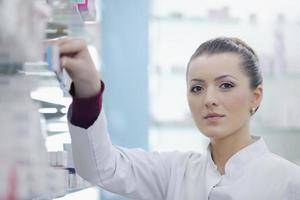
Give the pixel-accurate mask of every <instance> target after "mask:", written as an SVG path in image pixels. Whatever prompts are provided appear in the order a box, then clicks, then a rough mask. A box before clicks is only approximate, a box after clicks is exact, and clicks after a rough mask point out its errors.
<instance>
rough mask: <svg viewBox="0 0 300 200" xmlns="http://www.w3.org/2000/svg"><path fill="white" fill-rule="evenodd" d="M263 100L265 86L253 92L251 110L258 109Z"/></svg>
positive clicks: (258, 87) (260, 86)
mask: <svg viewBox="0 0 300 200" xmlns="http://www.w3.org/2000/svg"><path fill="white" fill-rule="evenodd" d="M262 98H263V86H262V85H261V84H260V85H259V86H257V87H256V88H255V89H254V90H253V91H252V101H251V108H257V107H258V106H259V105H260V103H261V101H262Z"/></svg>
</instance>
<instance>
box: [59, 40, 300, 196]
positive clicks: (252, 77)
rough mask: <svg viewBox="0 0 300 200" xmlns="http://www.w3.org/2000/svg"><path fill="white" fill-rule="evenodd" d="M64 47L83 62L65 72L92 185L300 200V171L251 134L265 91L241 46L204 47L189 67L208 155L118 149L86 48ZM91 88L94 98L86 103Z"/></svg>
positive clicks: (77, 145)
mask: <svg viewBox="0 0 300 200" xmlns="http://www.w3.org/2000/svg"><path fill="white" fill-rule="evenodd" d="M78 44H80V45H78ZM58 45H60V48H61V49H62V50H63V51H64V53H65V55H68V54H67V53H68V52H67V51H71V52H73V53H75V55H76V56H74V57H73V58H71V57H70V58H67V59H68V61H69V62H67V63H65V65H64V67H65V68H67V69H68V72H69V73H70V76H71V77H73V80H74V88H73V89H75V91H73V103H72V104H71V107H70V110H69V128H70V133H71V138H72V146H73V154H74V160H75V165H76V170H77V172H78V173H79V174H80V175H81V176H82V177H84V178H85V179H86V180H89V181H90V182H92V183H94V184H97V185H98V186H100V187H102V188H104V189H106V190H108V191H111V192H114V193H118V194H120V195H123V196H126V197H128V198H130V199H141V200H153V199H155V200H183V199H184V200H196V199H203V200H205V199H210V200H241V199H243V200H253V199H255V200H265V199H272V200H282V199H284V200H298V199H300V168H299V167H298V166H296V165H295V164H293V163H291V162H289V161H287V160H285V159H283V158H280V157H279V156H277V155H275V154H273V153H271V152H270V151H269V150H268V147H267V146H266V144H265V142H264V140H263V139H262V138H260V137H256V136H252V135H251V133H250V128H249V124H250V119H251V116H252V115H253V114H254V113H255V111H256V110H257V108H258V107H259V105H260V103H261V100H262V96H263V86H262V76H261V74H260V70H259V62H258V59H257V56H256V55H255V53H254V51H253V50H252V49H251V48H250V47H249V46H247V45H246V44H245V43H244V42H242V41H241V40H239V39H235V38H216V39H212V40H209V41H207V42H204V43H203V44H201V45H200V46H199V48H198V49H197V50H196V52H195V53H194V54H193V55H192V57H191V59H190V62H189V63H188V69H187V76H186V80H187V88H188V90H187V98H188V103H189V107H190V110H191V112H192V116H193V119H194V121H195V124H196V126H197V127H198V129H199V130H200V131H201V132H202V133H203V134H204V135H205V136H206V137H208V138H209V139H210V144H209V145H208V148H207V153H206V154H199V153H196V152H188V153H180V152H167V153H166V152H164V153H158V152H146V151H144V150H141V149H128V148H123V147H119V146H118V147H116V146H113V145H112V144H111V141H110V138H109V133H108V129H107V123H106V118H105V113H104V112H103V111H102V95H103V91H104V83H103V82H102V81H101V84H99V81H98V80H97V77H96V74H95V73H93V70H94V68H95V67H94V66H93V63H92V62H91V61H90V56H88V52H87V51H86V48H85V43H83V42H82V41H78V40H76V39H62V40H61V41H60V42H58ZM67 47H68V48H67ZM64 59H66V58H64ZM75 61H78V62H75ZM79 63H81V64H79ZM79 75H80V79H78V78H76V77H78V76H79ZM82 86H84V87H82ZM83 88H84V92H85V94H89V95H84V98H79V97H81V95H80V94H82V91H81V90H83ZM78 94H79V95H78ZM133 126H134V124H133Z"/></svg>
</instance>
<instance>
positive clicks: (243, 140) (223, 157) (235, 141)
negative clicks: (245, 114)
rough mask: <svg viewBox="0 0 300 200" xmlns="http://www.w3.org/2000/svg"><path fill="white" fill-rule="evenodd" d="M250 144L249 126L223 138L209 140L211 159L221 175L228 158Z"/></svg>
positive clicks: (223, 172)
mask: <svg viewBox="0 0 300 200" xmlns="http://www.w3.org/2000/svg"><path fill="white" fill-rule="evenodd" d="M252 142H253V140H252V138H251V136H250V133H249V124H248V125H246V126H244V127H242V128H241V129H239V130H238V131H236V132H235V133H232V134H230V135H229V136H227V137H225V138H221V139H211V147H212V158H213V161H214V162H215V164H216V165H217V167H218V171H219V172H220V173H221V174H222V175H223V174H225V165H226V162H227V161H228V160H229V159H230V157H231V156H233V155H234V154H235V153H237V152H238V151H240V150H241V149H243V148H244V147H246V146H248V145H250V144H251V143H252Z"/></svg>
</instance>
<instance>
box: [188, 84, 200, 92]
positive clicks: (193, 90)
mask: <svg viewBox="0 0 300 200" xmlns="http://www.w3.org/2000/svg"><path fill="white" fill-rule="evenodd" d="M202 90H203V87H201V86H200V85H196V86H193V87H191V90H190V91H191V92H192V93H198V92H200V91H202Z"/></svg>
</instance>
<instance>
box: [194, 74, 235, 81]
mask: <svg viewBox="0 0 300 200" xmlns="http://www.w3.org/2000/svg"><path fill="white" fill-rule="evenodd" d="M227 77H230V78H233V79H235V80H237V79H236V78H234V77H233V76H231V75H222V76H219V77H217V78H215V81H219V80H221V79H223V78H227ZM191 81H196V82H201V83H204V82H205V81H204V80H203V79H199V78H193V79H192V80H191Z"/></svg>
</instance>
